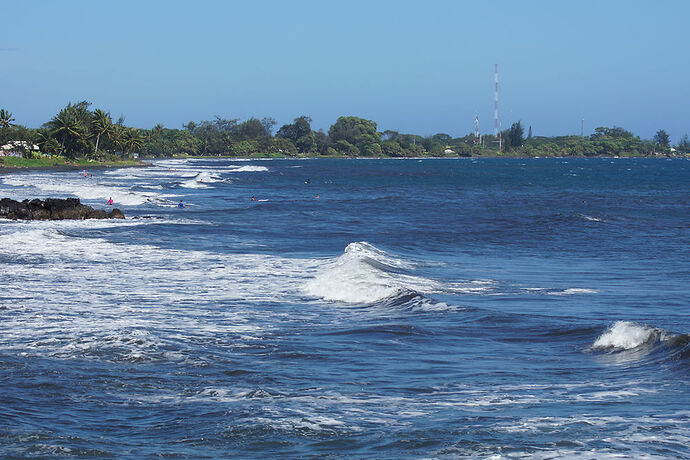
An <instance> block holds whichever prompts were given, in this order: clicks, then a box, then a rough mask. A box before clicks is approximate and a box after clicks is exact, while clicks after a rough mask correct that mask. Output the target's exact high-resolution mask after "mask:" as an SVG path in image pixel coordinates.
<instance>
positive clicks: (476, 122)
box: [474, 115, 479, 144]
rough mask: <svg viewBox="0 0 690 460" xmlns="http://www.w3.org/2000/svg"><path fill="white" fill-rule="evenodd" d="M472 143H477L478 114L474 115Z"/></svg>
mask: <svg viewBox="0 0 690 460" xmlns="http://www.w3.org/2000/svg"><path fill="white" fill-rule="evenodd" d="M474 143H475V144H479V115H475V116H474Z"/></svg>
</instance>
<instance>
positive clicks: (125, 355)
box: [0, 159, 690, 458]
mask: <svg viewBox="0 0 690 460" xmlns="http://www.w3.org/2000/svg"><path fill="white" fill-rule="evenodd" d="M688 184H690V162H688V161H687V160H661V159H530V160H515V159H481V160H473V159H462V160H433V159H425V160H264V161H239V160H161V161H157V162H155V163H154V164H153V165H152V166H150V167H146V168H129V169H115V170H96V171H93V177H87V178H84V177H83V173H79V172H45V171H34V172H25V173H15V174H10V175H3V176H0V195H1V196H3V197H4V196H7V197H10V198H14V199H24V198H33V197H40V198H45V197H67V196H77V197H79V198H81V200H82V202H83V203H85V204H89V205H92V206H94V207H98V208H106V206H105V202H106V200H108V198H109V197H112V198H113V200H114V201H115V205H116V206H117V207H119V208H121V209H122V210H123V211H124V212H125V214H126V215H127V217H128V218H127V219H126V220H125V221H80V222H66V221H65V222H11V221H4V222H3V221H0V274H1V275H2V279H3V289H2V290H1V291H0V321H1V324H2V326H0V399H1V400H2V405H1V407H2V409H1V410H0V456H3V457H18V458H22V457H59V456H70V457H73V456H77V457H79V456H83V457H89V458H91V457H98V456H115V457H117V458H147V457H159V456H166V457H194V458H211V457H247V458H248V457H259V458H260V457H267V456H282V457H287V458H294V457H309V458H311V457H319V456H326V457H336V458H339V457H355V458H420V457H421V458H462V457H480V458H484V457H492V458H523V457H525V456H529V457H536V458H568V457H573V458H606V457H612V458H621V457H629V458H668V457H681V458H683V457H688V456H690V448H688V445H689V444H690V423H689V422H690V396H688V382H689V380H690V345H689V343H690V338H689V336H688V335H687V334H688V332H689V329H690V328H689V327H688V316H687V308H688V300H689V299H690V287H689V286H690V284H689V283H688V281H689V280H690V269H689V267H690V263H689V262H690V250H689V249H688V248H690V214H689V213H688V210H689V205H690V191H689V190H688ZM252 196H254V197H255V199H256V200H257V201H252V200H251V199H250V198H251V197H252ZM180 199H182V200H183V201H184V203H185V205H186V208H184V209H179V208H178V207H177V203H178V201H179V200H180Z"/></svg>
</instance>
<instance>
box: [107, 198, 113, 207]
mask: <svg viewBox="0 0 690 460" xmlns="http://www.w3.org/2000/svg"><path fill="white" fill-rule="evenodd" d="M108 205H109V206H112V205H113V197H112V196H111V197H110V199H109V200H108Z"/></svg>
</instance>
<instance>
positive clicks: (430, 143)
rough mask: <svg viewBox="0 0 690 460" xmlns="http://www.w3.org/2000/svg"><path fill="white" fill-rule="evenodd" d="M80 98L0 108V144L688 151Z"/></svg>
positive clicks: (301, 150)
mask: <svg viewBox="0 0 690 460" xmlns="http://www.w3.org/2000/svg"><path fill="white" fill-rule="evenodd" d="M90 107H91V104H90V103H89V102H87V101H81V102H78V103H74V104H73V103H69V104H67V106H66V107H64V108H63V109H61V110H60V111H59V112H58V113H57V114H56V115H55V116H53V117H52V118H51V119H50V121H48V122H46V123H45V124H43V125H42V126H41V127H40V128H37V129H30V128H26V127H24V126H22V125H19V124H16V123H15V121H16V120H15V119H14V116H13V114H12V113H11V112H9V111H7V110H5V109H0V145H3V144H6V143H8V142H12V141H24V143H20V145H22V146H33V145H37V146H38V147H39V150H38V151H35V150H34V149H32V148H30V147H22V148H25V149H26V151H25V152H23V154H24V156H27V157H30V156H40V155H53V156H63V157H65V158H67V159H77V158H88V159H94V160H105V159H113V158H122V157H124V158H131V157H132V156H134V155H135V154H137V155H138V156H140V157H149V158H154V157H170V156H174V155H180V154H183V155H202V156H231V157H239V156H242V157H246V156H253V155H254V156H259V155H260V156H348V157H381V156H385V157H417V156H496V155H508V156H602V155H603V156H610V155H631V156H643V155H652V154H658V153H662V154H671V153H673V152H674V151H675V153H686V152H690V141H689V140H688V136H687V134H686V135H684V136H683V137H682V138H681V141H680V142H679V143H678V144H677V145H676V146H675V148H672V147H671V144H670V141H669V135H668V134H667V133H666V131H664V130H663V129H662V130H659V131H658V132H657V133H656V135H655V136H654V139H650V140H644V139H640V138H639V137H637V136H635V135H634V134H633V133H631V132H629V131H627V130H625V129H623V128H620V127H613V128H607V127H599V128H596V129H595V130H594V133H593V134H592V135H590V136H575V135H570V136H554V137H544V136H532V128H531V127H529V131H528V134H527V137H525V135H524V127H523V126H522V122H521V121H518V122H515V123H513V124H512V125H511V127H510V128H509V129H507V130H505V131H502V132H501V133H500V134H499V135H498V136H493V135H484V136H481V137H479V138H477V137H475V135H473V134H468V135H466V136H463V137H456V138H454V137H452V136H450V135H448V134H444V133H438V134H434V135H432V136H419V135H416V134H404V133H399V132H397V131H392V130H386V131H383V132H379V131H378V130H377V124H376V122H374V121H372V120H366V119H364V118H359V117H354V116H343V117H340V118H338V119H337V120H336V122H335V123H334V124H333V125H331V126H330V128H329V129H328V132H324V131H323V130H316V131H315V130H314V129H312V127H311V121H312V120H311V118H310V117H308V116H306V115H303V116H300V117H297V118H295V119H294V120H293V122H292V123H288V124H285V125H283V126H280V127H279V128H278V130H277V131H276V132H275V134H274V128H275V126H276V121H275V120H274V119H273V118H270V117H265V118H261V119H258V118H253V117H252V118H249V119H247V120H240V119H238V118H233V119H225V118H221V117H215V118H214V119H213V120H204V121H200V122H195V121H190V122H189V123H186V124H184V125H183V126H182V127H181V128H180V129H176V128H166V127H164V126H163V125H161V124H160V123H159V124H157V125H156V126H154V127H153V128H152V129H141V128H136V127H131V126H126V125H125V123H124V121H125V120H124V118H123V117H122V116H121V117H119V118H118V119H117V120H113V118H112V117H111V115H110V113H108V112H106V111H104V110H101V109H95V110H91V108H90Z"/></svg>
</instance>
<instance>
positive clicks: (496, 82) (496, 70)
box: [494, 64, 498, 137]
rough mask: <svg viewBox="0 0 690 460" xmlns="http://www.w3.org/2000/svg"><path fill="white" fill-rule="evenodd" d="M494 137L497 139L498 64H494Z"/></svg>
mask: <svg viewBox="0 0 690 460" xmlns="http://www.w3.org/2000/svg"><path fill="white" fill-rule="evenodd" d="M494 83H495V90H494V136H496V137H498V64H494Z"/></svg>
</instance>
